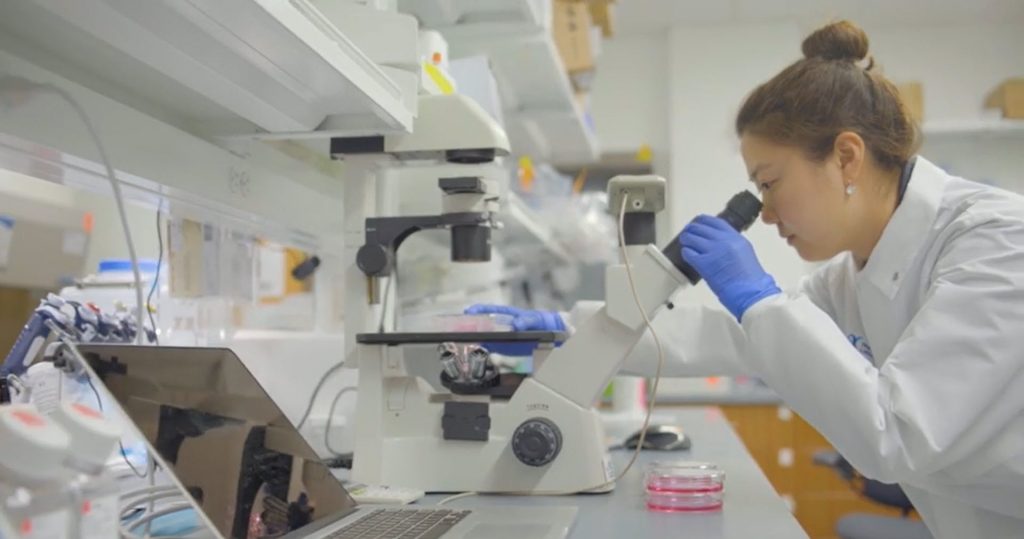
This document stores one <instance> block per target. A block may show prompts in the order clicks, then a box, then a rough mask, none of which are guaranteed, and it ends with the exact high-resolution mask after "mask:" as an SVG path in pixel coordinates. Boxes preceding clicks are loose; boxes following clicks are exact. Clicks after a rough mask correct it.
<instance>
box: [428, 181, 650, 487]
mask: <svg viewBox="0 0 1024 539" xmlns="http://www.w3.org/2000/svg"><path fill="white" fill-rule="evenodd" d="M628 202H629V196H628V195H623V197H622V207H621V208H620V209H619V247H620V248H621V250H622V261H623V264H625V266H626V277H627V278H628V280H629V289H630V292H631V293H632V295H633V300H634V301H635V302H636V306H637V309H639V310H640V316H641V317H643V319H644V324H645V325H646V327H647V331H650V332H651V337H653V338H654V345H655V347H656V348H657V350H658V368H657V370H656V371H655V374H654V384H653V385H652V386H651V397H650V400H648V402H647V411H646V414H645V415H644V425H643V427H641V429H640V438H639V440H637V445H636V449H635V450H634V451H633V456H632V457H631V458H630V459H629V462H628V463H627V464H626V466H625V467H624V468H623V469H622V471H621V472H619V473H618V474H617V475H616V476H615V478H614V479H611V480H610V481H605V482H604V483H602V484H600V485H595V486H593V487H590V488H585V489H579V490H574V491H563V492H558V491H555V492H543V491H533V492H531V491H521V492H515V491H513V492H494V493H488V494H502V495H510V496H566V495H573V494H581V493H584V492H588V491H595V490H599V489H603V488H604V487H606V486H608V485H614V484H615V483H616V482H617V481H618V480H620V479H622V478H623V477H624V476H625V475H626V473H627V472H629V470H630V468H632V467H633V465H634V464H635V463H636V460H637V458H639V457H640V452H641V451H642V450H643V445H644V439H645V438H646V437H647V428H648V427H649V426H650V423H651V415H652V414H653V413H654V405H655V401H656V396H657V393H658V382H660V381H661V370H662V367H663V366H664V364H665V350H664V348H662V345H661V339H659V338H658V333H657V332H656V331H655V330H654V326H653V324H652V323H651V319H650V317H648V316H647V311H645V310H644V308H643V303H642V302H641V301H640V293H639V292H638V291H637V289H636V281H635V279H634V278H633V269H632V266H631V265H630V263H629V252H628V250H627V249H626V235H625V219H626V204H627V203H628ZM476 494H478V493H476V492H462V493H459V494H455V495H452V496H449V497H447V498H443V499H442V500H440V501H439V502H437V505H444V504H447V503H449V502H451V501H454V500H457V499H461V498H465V497H469V496H474V495H476Z"/></svg>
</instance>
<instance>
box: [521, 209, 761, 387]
mask: <svg viewBox="0 0 1024 539" xmlns="http://www.w3.org/2000/svg"><path fill="white" fill-rule="evenodd" d="M760 211H761V202H760V201H759V200H757V198H756V197H754V196H753V195H751V194H750V193H748V192H746V191H743V192H741V193H739V194H738V195H736V196H734V197H733V198H732V199H731V200H730V201H729V203H728V204H727V205H726V207H725V210H723V211H722V212H721V213H719V214H718V217H719V218H721V219H723V220H725V221H726V222H728V223H729V224H730V225H731V226H732V227H733V228H735V229H736V230H737V231H743V230H746V229H747V228H748V227H750V225H751V224H752V223H753V222H754V220H756V219H757V215H758V213H760ZM625 249H626V251H627V253H628V254H629V262H630V264H631V267H632V270H633V281H634V284H635V285H636V295H637V296H638V297H637V298H634V297H633V289H632V286H631V285H630V281H629V278H628V275H627V273H626V266H625V265H622V264H618V265H614V266H609V267H608V269H607V272H606V273H605V306H604V308H602V309H600V310H598V311H597V313H595V314H594V315H593V316H591V317H590V318H588V319H587V320H586V321H584V322H582V323H581V324H580V325H579V326H577V328H576V332H575V334H573V336H572V337H571V338H570V339H569V340H567V341H566V342H565V343H564V344H563V345H562V346H561V347H560V348H557V349H554V350H550V351H547V350H545V351H538V354H537V355H538V356H542V355H543V354H545V352H546V357H538V359H540V360H541V361H542V364H541V366H540V368H539V369H537V372H536V375H535V376H534V378H535V379H536V381H537V382H539V383H540V384H542V385H545V386H547V387H548V388H550V389H551V390H553V391H555V392H557V393H559V394H561V395H562V396H564V397H566V398H567V399H569V400H571V401H573V402H575V403H576V404H578V405H579V406H582V407H589V406H591V405H593V403H594V402H596V401H597V398H598V396H599V395H600V394H601V392H602V391H604V388H605V387H606V386H607V385H608V381H609V380H611V378H612V376H614V375H615V373H617V372H618V371H619V368H620V367H621V366H622V363H623V362H624V361H625V360H626V357H628V356H629V353H630V352H631V351H632V350H633V348H634V347H635V346H636V344H637V343H638V342H639V341H640V339H641V338H643V335H644V332H645V331H646V330H647V326H646V324H645V322H644V318H643V316H641V313H640V310H639V309H638V308H637V307H638V305H637V303H638V302H639V307H640V309H643V312H644V313H646V315H647V318H648V319H649V320H653V319H654V318H655V316H657V314H658V313H659V312H660V311H661V310H662V309H664V308H666V307H668V306H669V299H670V298H671V297H672V296H673V295H674V294H675V293H676V291H677V290H679V289H680V288H682V287H685V286H688V285H690V284H696V283H697V282H698V281H699V280H700V275H699V274H698V273H697V271H696V270H694V268H693V267H691V266H690V265H689V264H687V263H686V261H684V260H683V258H682V254H681V252H680V251H681V249H680V246H679V239H678V237H676V238H673V240H672V241H671V242H670V243H669V244H668V246H666V247H665V249H664V250H659V249H658V248H657V247H655V246H654V245H652V244H646V245H628V246H626V247H625Z"/></svg>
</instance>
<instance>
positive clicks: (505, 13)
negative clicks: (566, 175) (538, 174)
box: [399, 0, 599, 163]
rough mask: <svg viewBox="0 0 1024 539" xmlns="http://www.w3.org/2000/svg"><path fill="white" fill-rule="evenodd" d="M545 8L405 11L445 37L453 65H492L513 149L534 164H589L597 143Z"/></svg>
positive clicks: (414, 1) (422, 6)
mask: <svg viewBox="0 0 1024 539" xmlns="http://www.w3.org/2000/svg"><path fill="white" fill-rule="evenodd" d="M545 5H546V2H535V1H526V2H523V1H516V0H483V1H480V2H472V1H467V0H462V1H459V0H427V1H422V2H421V1H419V0H407V1H403V2H400V4H399V7H400V9H403V10H405V11H407V12H408V13H410V14H412V15H415V16H416V17H417V18H418V19H420V21H421V23H422V24H423V25H424V26H425V27H429V28H433V29H435V30H438V31H439V32H441V34H442V35H444V37H445V39H447V40H448V46H449V52H450V55H451V56H452V57H453V58H459V57H466V56H473V55H478V54H483V55H486V56H488V57H489V58H490V60H491V64H492V67H493V69H494V76H495V79H496V80H497V83H498V90H499V93H500V95H501V100H502V106H503V109H504V111H503V112H504V116H505V124H506V125H505V128H506V131H507V132H508V135H509V141H510V142H511V144H512V150H513V152H514V153H516V154H519V155H529V156H531V157H532V158H533V159H534V160H536V161H540V162H552V163H586V162H590V161H594V160H596V159H597V158H598V155H599V147H598V142H597V138H596V136H595V134H594V132H593V130H592V129H591V127H590V125H588V122H587V121H586V119H585V117H584V114H583V111H582V110H581V108H580V106H579V105H578V104H577V102H576V99H575V96H574V95H573V90H572V86H571V84H570V82H569V77H568V75H566V72H565V66H564V65H563V63H562V60H561V58H560V57H559V56H558V51H557V49H556V48H555V44H554V40H553V38H552V37H551V32H550V21H549V20H548V15H549V13H548V11H547V10H546V8H544V6H545Z"/></svg>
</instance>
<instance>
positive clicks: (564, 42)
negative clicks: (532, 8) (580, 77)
mask: <svg viewBox="0 0 1024 539" xmlns="http://www.w3.org/2000/svg"><path fill="white" fill-rule="evenodd" d="M551 9H552V18H551V33H552V35H553V37H554V39H555V47H557V48H558V55H559V56H561V57H562V63H563V64H565V70H566V71H567V72H569V73H575V72H579V71H587V70H590V69H593V68H594V54H593V51H592V50H591V46H590V27H591V26H592V21H591V19H590V10H589V9H587V5H586V4H585V3H582V2H564V1H559V2H553V3H552V6H551Z"/></svg>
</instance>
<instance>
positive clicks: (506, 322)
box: [402, 313, 512, 333]
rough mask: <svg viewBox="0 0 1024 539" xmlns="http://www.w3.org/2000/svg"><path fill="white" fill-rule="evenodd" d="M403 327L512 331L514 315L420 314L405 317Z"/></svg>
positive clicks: (423, 330)
mask: <svg viewBox="0 0 1024 539" xmlns="http://www.w3.org/2000/svg"><path fill="white" fill-rule="evenodd" d="M402 329H403V330H404V331H410V332H451V333H481V332H493V331H512V316H511V315H507V314H446V313H430V314H419V315H414V316H409V317H406V318H404V319H403V320H402Z"/></svg>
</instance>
